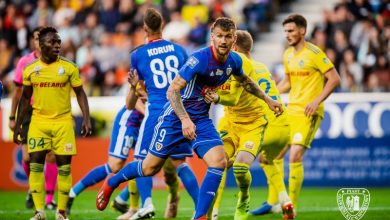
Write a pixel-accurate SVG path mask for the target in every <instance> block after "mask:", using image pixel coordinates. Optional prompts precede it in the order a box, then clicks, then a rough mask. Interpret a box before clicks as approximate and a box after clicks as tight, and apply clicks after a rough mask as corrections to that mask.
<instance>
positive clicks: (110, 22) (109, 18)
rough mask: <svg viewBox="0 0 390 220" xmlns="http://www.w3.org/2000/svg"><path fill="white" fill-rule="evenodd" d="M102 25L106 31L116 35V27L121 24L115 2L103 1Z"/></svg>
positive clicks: (100, 16)
mask: <svg viewBox="0 0 390 220" xmlns="http://www.w3.org/2000/svg"><path fill="white" fill-rule="evenodd" d="M99 19H100V23H101V24H102V25H103V26H104V27H105V29H106V31H108V32H111V33H114V32H115V28H116V25H117V24H118V23H119V20H120V14H119V10H118V8H116V7H115V2H114V0H102V9H101V10H100V12H99Z"/></svg>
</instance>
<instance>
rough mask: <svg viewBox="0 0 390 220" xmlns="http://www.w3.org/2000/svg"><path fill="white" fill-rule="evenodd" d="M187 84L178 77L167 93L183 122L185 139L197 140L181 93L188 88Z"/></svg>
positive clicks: (193, 125)
mask: <svg viewBox="0 0 390 220" xmlns="http://www.w3.org/2000/svg"><path fill="white" fill-rule="evenodd" d="M186 85H187V82H186V81H185V80H184V79H183V78H182V77H181V76H180V75H176V77H175V79H173V81H172V83H171V85H170V86H169V88H168V91H167V98H168V100H169V102H170V103H171V106H172V108H173V110H174V111H175V113H176V115H177V117H178V118H179V119H180V120H181V124H182V131H183V135H184V137H185V138H187V139H189V140H195V138H196V133H195V124H194V123H193V122H192V121H191V119H190V117H189V116H188V113H187V111H186V110H185V108H184V105H183V101H182V99H181V95H180V91H181V90H182V89H183V88H184V87H186Z"/></svg>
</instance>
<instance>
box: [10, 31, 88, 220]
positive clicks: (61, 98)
mask: <svg viewBox="0 0 390 220" xmlns="http://www.w3.org/2000/svg"><path fill="white" fill-rule="evenodd" d="M39 47H40V49H41V56H40V57H39V58H38V59H36V60H34V61H32V62H31V63H30V64H28V65H27V66H26V67H25V68H24V70H23V92H22V97H21V99H20V102H19V105H18V118H17V121H16V125H15V132H14V142H15V143H17V144H20V143H21V140H20V139H19V136H20V135H21V134H22V128H21V125H22V122H23V120H24V119H25V115H26V113H27V110H28V104H29V102H30V99H31V97H32V95H34V102H33V106H32V107H33V112H32V116H31V122H30V128H29V130H28V134H27V137H26V136H23V135H22V136H20V138H21V139H22V141H23V140H24V139H26V138H27V144H28V152H29V154H30V176H29V186H30V190H31V193H32V196H33V200H34V204H35V209H36V212H35V215H34V217H32V218H31V220H38V219H46V214H45V211H44V206H45V198H44V175H43V167H44V162H45V157H46V153H47V152H48V151H50V150H52V151H53V152H54V154H55V157H56V163H57V166H58V176H57V180H58V207H57V211H56V219H57V220H63V219H68V218H67V217H66V214H65V207H66V202H67V201H68V194H69V190H70V188H71V186H72V176H71V169H70V164H71V159H72V155H75V154H76V140H75V134H74V129H73V120H72V115H71V104H70V89H71V88H73V91H74V92H75V94H76V97H77V101H78V103H79V106H80V109H81V111H82V114H83V122H82V134H83V136H87V135H90V134H91V122H90V118H89V107H88V100H87V96H86V95H85V92H84V90H83V87H82V81H81V79H80V76H79V70H78V67H77V66H76V65H75V64H74V63H72V62H70V61H69V60H67V59H65V58H63V57H61V56H60V55H59V53H60V49H61V39H60V36H59V35H58V32H57V30H56V29H55V28H53V27H45V28H42V30H40V31H39Z"/></svg>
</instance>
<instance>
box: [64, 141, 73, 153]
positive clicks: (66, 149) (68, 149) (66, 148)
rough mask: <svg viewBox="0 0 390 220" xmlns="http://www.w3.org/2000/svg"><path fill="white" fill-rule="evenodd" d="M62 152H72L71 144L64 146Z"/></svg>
mask: <svg viewBox="0 0 390 220" xmlns="http://www.w3.org/2000/svg"><path fill="white" fill-rule="evenodd" d="M64 151H65V152H72V151H73V144H71V143H67V144H65V147H64Z"/></svg>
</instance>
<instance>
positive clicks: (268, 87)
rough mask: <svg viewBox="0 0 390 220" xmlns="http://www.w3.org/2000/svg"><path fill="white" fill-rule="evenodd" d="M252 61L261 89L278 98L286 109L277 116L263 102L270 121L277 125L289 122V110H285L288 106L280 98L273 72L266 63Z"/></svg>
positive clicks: (275, 98)
mask: <svg viewBox="0 0 390 220" xmlns="http://www.w3.org/2000/svg"><path fill="white" fill-rule="evenodd" d="M252 63H253V66H254V68H255V80H256V81H257V83H258V84H259V86H260V88H261V90H263V91H264V93H265V94H267V95H268V96H269V97H271V98H272V99H273V100H276V101H278V102H279V103H281V104H282V107H283V109H284V113H283V114H282V115H279V116H278V117H276V116H275V113H274V112H273V111H272V110H271V109H270V108H269V107H268V105H267V104H266V103H265V102H261V104H262V105H263V106H264V107H263V109H264V110H265V114H266V115H267V119H268V121H269V122H271V123H272V124H273V125H275V126H277V125H286V124H288V121H287V112H286V111H285V109H286V107H285V106H284V104H283V102H282V99H281V98H280V93H279V90H278V88H277V87H276V83H275V81H274V80H273V79H272V74H271V73H270V71H269V70H268V68H267V66H266V65H265V64H263V63H261V62H257V61H254V60H252ZM252 79H254V78H252ZM275 119H277V120H275Z"/></svg>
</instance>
